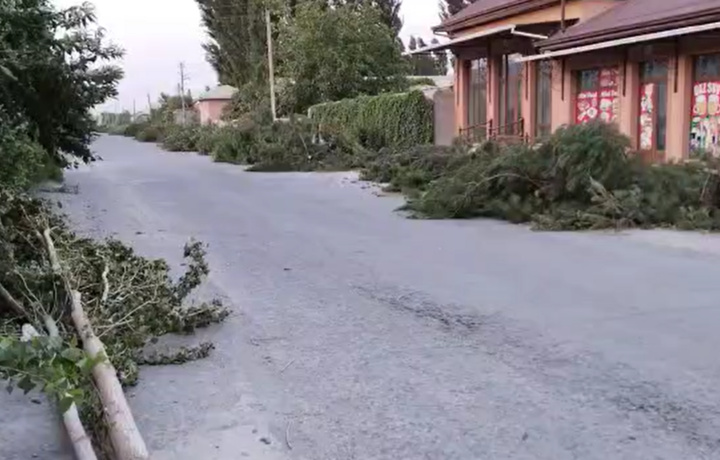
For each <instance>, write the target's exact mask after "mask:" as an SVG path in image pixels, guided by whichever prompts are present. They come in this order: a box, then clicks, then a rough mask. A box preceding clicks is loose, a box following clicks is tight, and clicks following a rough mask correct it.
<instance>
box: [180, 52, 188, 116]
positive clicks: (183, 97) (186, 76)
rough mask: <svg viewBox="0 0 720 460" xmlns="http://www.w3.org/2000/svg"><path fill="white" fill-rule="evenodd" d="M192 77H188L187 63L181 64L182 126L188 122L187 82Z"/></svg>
mask: <svg viewBox="0 0 720 460" xmlns="http://www.w3.org/2000/svg"><path fill="white" fill-rule="evenodd" d="M189 79H190V77H188V75H187V73H186V72H185V63H184V62H181V63H180V85H179V89H180V103H181V104H182V124H183V125H184V124H185V123H186V122H187V113H186V112H187V108H186V107H185V82H186V81H188V80H189Z"/></svg>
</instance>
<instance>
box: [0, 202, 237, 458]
mask: <svg viewBox="0 0 720 460" xmlns="http://www.w3.org/2000/svg"><path fill="white" fill-rule="evenodd" d="M44 229H51V237H52V239H53V241H54V246H55V248H56V250H57V253H58V256H59V258H60V261H61V271H60V272H57V271H55V270H53V269H52V267H51V265H50V263H49V260H48V256H47V252H48V251H47V250H46V248H45V247H44V245H43V244H42V242H41V240H40V238H29V237H28V235H37V234H42V232H43V231H44ZM184 256H185V259H186V271H185V274H183V275H182V276H181V277H180V278H179V279H178V280H177V281H175V280H174V278H173V277H172V276H171V274H170V267H169V266H168V265H167V263H166V262H165V261H163V260H150V259H146V258H144V257H141V256H139V255H137V254H135V253H134V251H133V250H132V249H131V248H129V247H127V246H125V245H124V244H122V243H120V242H119V241H115V240H107V241H104V242H98V241H93V240H90V239H85V238H81V237H78V236H77V235H75V234H74V233H73V232H71V231H70V230H69V229H68V227H67V225H66V223H65V221H64V220H63V219H62V218H60V217H58V216H57V215H55V214H53V213H51V212H50V211H49V210H48V208H47V206H46V204H45V203H43V202H42V201H39V200H37V199H35V198H32V197H30V196H28V195H27V194H23V193H17V192H15V191H12V190H9V189H2V188H0V287H2V288H3V289H0V321H1V322H2V324H4V326H5V328H4V330H5V334H3V335H4V336H6V337H16V336H18V335H19V334H20V326H21V325H22V324H25V323H30V324H32V325H33V326H34V327H35V329H36V330H38V331H42V330H43V327H44V322H43V318H45V317H46V316H51V317H52V318H55V319H56V322H57V325H58V327H59V330H60V336H61V337H62V339H63V343H64V344H65V345H63V346H62V348H58V347H57V346H56V345H54V343H53V342H51V341H47V340H46V339H44V338H39V339H36V340H34V341H32V342H31V343H30V344H29V345H22V344H18V343H17V342H16V341H15V339H9V341H8V340H7V339H4V340H2V339H0V376H2V377H5V378H10V379H12V380H13V381H14V382H17V383H18V386H20V387H22V388H29V387H30V384H34V385H36V386H38V387H39V388H41V389H43V390H44V391H46V392H48V393H50V394H51V395H57V396H58V398H59V401H60V403H61V405H62V407H66V406H67V404H68V402H69V401H70V400H69V399H68V395H69V396H72V401H73V402H79V403H80V411H81V414H82V416H83V419H84V422H85V424H86V426H87V427H89V428H91V429H92V430H93V434H94V436H95V437H96V439H100V440H101V441H102V439H104V432H103V430H104V428H103V423H102V419H103V410H102V406H101V405H99V401H98V400H97V397H96V396H95V395H94V394H93V391H92V384H91V383H90V382H89V381H88V380H87V379H84V378H83V376H84V373H83V371H86V370H87V369H88V368H89V367H91V366H92V364H93V363H90V362H88V361H87V360H84V356H82V355H81V354H78V353H77V351H76V349H75V348H74V344H75V343H77V342H78V341H79V337H77V334H76V333H75V329H74V326H73V324H72V320H71V318H70V315H69V311H68V308H67V304H68V297H69V292H68V285H69V284H71V287H72V289H77V290H78V291H79V292H80V293H81V295H82V302H83V307H84V310H85V312H86V314H87V316H88V317H89V319H90V322H91V323H92V325H93V329H94V331H95V333H96V334H97V335H98V336H100V337H101V338H102V340H103V342H104V344H105V347H106V351H107V358H108V359H110V361H111V362H112V363H113V365H114V366H115V368H116V369H117V370H118V374H119V377H120V379H121V381H122V383H123V384H124V385H132V384H134V383H135V382H136V381H137V378H138V365H139V363H143V362H146V360H145V358H144V348H145V346H146V345H148V344H150V343H154V342H156V341H157V339H158V338H159V337H160V336H162V335H165V334H168V333H183V334H186V333H191V332H193V331H194V330H195V329H196V328H199V327H205V326H207V325H209V324H212V323H216V322H221V321H223V320H224V319H225V318H226V317H227V315H228V312H227V310H226V309H224V308H223V307H222V305H221V304H220V302H219V301H216V300H212V301H210V302H203V303H194V302H191V301H190V298H191V293H192V292H193V291H194V290H195V288H196V287H197V286H198V285H199V284H200V283H201V282H202V281H203V279H204V278H205V277H206V276H207V275H208V273H209V267H208V265H207V263H206V262H205V259H204V256H205V251H204V247H203V246H202V245H201V244H200V243H198V242H191V243H189V244H188V245H187V246H186V247H185V251H184ZM4 292H7V295H6V294H4ZM8 298H13V299H19V300H20V301H23V303H24V305H21V306H20V307H21V309H22V310H23V311H25V312H26V313H25V314H18V311H17V308H11V303H10V302H9V301H8ZM48 344H50V345H52V347H50V348H49V345H48ZM3 347H5V348H7V349H10V350H11V351H10V352H6V351H4V350H5V348H3ZM68 350H69V351H68ZM209 351H210V349H209V348H208V347H207V346H206V345H200V346H199V347H197V348H193V349H185V350H183V349H181V350H179V351H178V352H177V353H176V354H175V355H174V356H175V358H171V356H173V355H169V356H168V358H167V359H174V360H175V362H180V361H186V360H188V359H192V358H201V357H203V356H206V355H207V353H208V352H209ZM33 353H34V354H33ZM150 359H151V360H152V359H155V358H153V357H151V358H150ZM27 375H29V376H30V377H27ZM28 378H30V380H29V381H28ZM63 379H64V380H63ZM48 385H49V386H48ZM78 388H79V389H82V390H84V391H83V392H82V394H81V392H78V391H76V389H78ZM80 396H88V397H87V398H84V397H83V398H82V399H80ZM101 447H102V446H101Z"/></svg>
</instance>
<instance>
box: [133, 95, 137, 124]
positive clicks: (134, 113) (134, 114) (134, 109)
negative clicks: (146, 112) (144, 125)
mask: <svg viewBox="0 0 720 460" xmlns="http://www.w3.org/2000/svg"><path fill="white" fill-rule="evenodd" d="M136 114H137V110H136V107H135V99H133V117H132V121H133V123H134V122H135V118H136Z"/></svg>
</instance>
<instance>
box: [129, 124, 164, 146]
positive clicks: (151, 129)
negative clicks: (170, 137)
mask: <svg viewBox="0 0 720 460" xmlns="http://www.w3.org/2000/svg"><path fill="white" fill-rule="evenodd" d="M139 128H140V129H139V130H137V132H136V133H135V139H137V140H138V141H140V142H159V141H161V140H162V139H163V137H164V132H165V131H164V128H163V127H162V126H161V125H158V124H154V123H142V124H140V126H139Z"/></svg>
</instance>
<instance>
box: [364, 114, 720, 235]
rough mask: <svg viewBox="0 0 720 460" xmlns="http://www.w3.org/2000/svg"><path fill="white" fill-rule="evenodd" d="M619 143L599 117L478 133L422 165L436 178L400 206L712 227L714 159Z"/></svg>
mask: <svg viewBox="0 0 720 460" xmlns="http://www.w3.org/2000/svg"><path fill="white" fill-rule="evenodd" d="M628 147H629V141H628V139H627V138H626V137H624V136H623V135H621V134H620V133H619V132H618V131H617V128H616V127H614V126H612V125H606V124H603V123H590V124H587V125H577V126H569V127H565V128H562V129H560V130H558V131H557V132H556V133H555V134H554V135H553V136H552V137H551V138H550V139H549V140H547V141H546V142H544V143H543V144H539V145H534V146H527V145H504V146H503V145H497V144H493V143H486V144H483V145H481V146H480V147H476V148H473V149H468V150H466V151H465V153H461V154H459V155H458V156H457V157H456V158H455V159H454V160H453V162H452V164H453V166H452V167H450V168H447V169H445V170H444V171H442V172H441V173H440V174H432V173H433V171H435V169H434V168H435V166H434V165H428V164H426V165H424V167H421V168H420V169H421V170H423V171H426V173H427V174H428V176H426V177H427V178H429V177H436V179H434V180H432V181H431V182H430V183H429V184H428V185H427V186H426V187H425V190H424V191H423V193H422V194H420V195H416V196H413V197H411V198H410V200H409V202H408V205H407V209H409V210H411V211H413V212H414V214H415V215H416V216H424V217H429V218H471V217H496V218H501V219H505V220H509V221H511V222H532V223H533V224H534V225H535V227H536V228H541V229H552V230H574V229H593V228H606V227H614V228H618V227H657V226H668V227H678V228H684V229H690V228H693V229H705V230H720V210H719V207H720V171H718V169H719V167H720V164H718V161H717V160H710V159H708V160H705V161H696V162H690V163H684V164H664V165H652V166H649V165H646V164H643V163H642V162H641V161H640V159H639V157H638V156H636V155H633V154H630V153H628V152H629V150H628ZM418 164H420V165H421V166H422V165H423V163H422V162H420V163H418ZM386 170H387V168H386ZM391 171H392V173H391V174H389V176H390V177H391V180H396V181H397V180H400V179H399V178H397V177H398V176H399V175H400V174H401V173H402V171H403V169H402V168H397V171H400V172H396V170H391ZM376 174H377V173H376ZM386 176H388V175H386Z"/></svg>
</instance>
